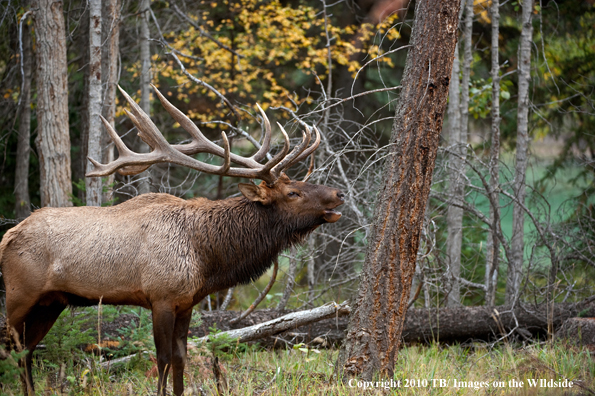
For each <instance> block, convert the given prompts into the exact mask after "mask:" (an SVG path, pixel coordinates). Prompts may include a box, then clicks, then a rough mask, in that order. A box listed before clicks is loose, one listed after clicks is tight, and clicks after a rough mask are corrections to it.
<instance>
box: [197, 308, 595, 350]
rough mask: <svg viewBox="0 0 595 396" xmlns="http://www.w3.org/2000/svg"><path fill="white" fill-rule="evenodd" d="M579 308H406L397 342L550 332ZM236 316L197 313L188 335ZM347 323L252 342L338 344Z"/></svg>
mask: <svg viewBox="0 0 595 396" xmlns="http://www.w3.org/2000/svg"><path fill="white" fill-rule="evenodd" d="M297 313H299V312H297ZM579 313H580V316H583V317H595V303H594V302H593V301H592V300H585V301H583V302H579V303H558V304H555V305H554V306H553V307H552V305H549V306H548V305H546V304H538V305H528V304H525V305H523V306H517V307H515V309H514V310H512V309H511V307H509V306H497V307H494V308H488V307H484V306H479V307H456V308H433V309H409V310H408V312H407V317H406V319H405V329H404V330H403V334H402V336H403V341H404V342H408V343H411V342H431V341H438V342H453V341H458V342H466V341H473V340H485V341H487V340H495V339H498V338H501V337H502V336H504V335H507V334H508V333H510V332H511V331H512V330H514V331H513V333H512V334H510V336H515V337H516V336H519V335H520V336H521V337H526V338H528V337H534V336H537V335H546V334H548V331H549V332H552V331H555V330H556V329H558V328H559V327H560V326H561V325H562V323H564V321H565V320H567V319H569V318H572V317H576V316H578V315H579ZM284 314H287V311H281V312H279V311H276V310H269V309H264V310H256V311H254V312H253V313H252V314H251V316H250V317H249V320H250V322H251V324H252V326H250V327H249V328H253V327H254V325H256V324H257V323H262V322H267V321H271V320H273V319H275V318H278V317H280V316H283V315H284ZM237 316H238V313H237V312H233V311H212V312H203V313H202V320H203V324H202V326H201V327H199V328H194V329H192V335H194V336H198V337H204V336H206V335H207V334H208V332H209V330H208V329H209V328H211V327H213V326H216V327H217V329H218V330H223V331H228V330H234V329H233V327H232V326H230V325H229V321H230V320H231V319H233V318H234V317H237ZM348 322H349V318H348V316H346V315H345V316H342V315H339V317H338V318H332V319H322V320H319V321H317V322H315V323H310V324H308V325H306V326H304V325H302V326H297V327H291V328H290V329H288V330H286V331H284V332H281V333H277V334H276V335H275V336H274V337H270V336H268V337H265V336H262V335H261V336H260V339H258V342H259V343H261V344H264V345H267V346H272V345H283V344H285V343H286V342H289V343H290V344H291V343H299V342H306V343H308V342H311V341H313V340H318V342H319V343H321V344H323V345H332V344H338V343H340V342H341V341H342V339H343V337H344V335H345V334H344V333H345V329H346V328H347V324H348ZM240 330H241V329H240ZM234 331H237V330H234ZM229 334H230V335H231V334H238V333H229ZM267 335H268V334H267ZM256 337H257V334H256V333H255V334H254V337H253V338H252V339H251V340H257V338H256ZM320 340H322V342H321V341H320Z"/></svg>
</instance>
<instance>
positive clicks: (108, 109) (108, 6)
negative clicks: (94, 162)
mask: <svg viewBox="0 0 595 396" xmlns="http://www.w3.org/2000/svg"><path fill="white" fill-rule="evenodd" d="M104 4H105V6H104V7H103V16H102V22H103V27H102V34H103V36H104V39H103V42H104V43H105V44H106V45H105V47H104V50H103V51H102V53H101V56H102V59H101V70H102V72H101V77H102V80H103V86H104V95H103V109H102V113H103V117H105V119H106V120H107V122H109V123H110V124H111V125H112V127H114V126H115V117H116V87H117V85H118V80H119V77H120V76H119V74H120V73H119V69H118V58H119V55H120V2H119V1H118V0H104ZM102 138H103V139H102V144H101V146H102V147H103V163H104V164H107V163H110V162H112V161H113V160H114V143H113V142H112V141H111V139H110V137H109V136H108V134H107V133H104V134H103V135H102ZM105 184H106V186H107V187H108V188H107V189H106V192H105V193H104V195H103V202H109V201H111V200H112V198H113V188H112V185H113V184H114V175H113V174H112V175H109V176H108V177H107V178H106V179H105Z"/></svg>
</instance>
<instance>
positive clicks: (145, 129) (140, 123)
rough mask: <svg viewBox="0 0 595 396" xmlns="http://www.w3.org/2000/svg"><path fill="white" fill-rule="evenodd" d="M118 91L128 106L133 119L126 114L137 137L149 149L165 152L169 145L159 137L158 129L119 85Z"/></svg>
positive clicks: (161, 136)
mask: <svg viewBox="0 0 595 396" xmlns="http://www.w3.org/2000/svg"><path fill="white" fill-rule="evenodd" d="M118 89H119V90H120V92H121V93H122V95H123V96H124V98H125V99H126V101H127V102H128V104H129V105H130V110H131V113H132V115H133V116H134V117H130V113H129V112H127V114H128V117H130V119H131V120H132V122H133V123H134V125H135V126H136V129H137V130H138V136H139V137H140V138H141V139H142V140H143V141H144V142H145V143H147V144H148V145H149V146H151V148H153V149H157V148H159V149H162V150H166V149H167V148H168V147H169V143H167V141H166V140H165V138H164V137H163V135H161V132H159V129H158V128H157V126H156V125H155V124H154V123H153V121H152V120H151V117H149V116H148V115H147V113H145V111H144V110H143V109H142V108H141V107H140V106H139V105H138V104H137V103H136V102H135V101H134V99H132V98H131V97H130V96H129V95H128V94H127V93H126V91H124V90H123V89H122V88H121V87H120V86H119V85H118Z"/></svg>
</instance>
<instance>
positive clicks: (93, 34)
mask: <svg viewBox="0 0 595 396" xmlns="http://www.w3.org/2000/svg"><path fill="white" fill-rule="evenodd" d="M88 88H89V91H88V95H89V102H88V103H87V113H88V114H89V119H88V124H87V125H88V127H89V131H88V132H87V135H88V139H87V156H88V157H89V158H93V159H94V160H97V161H98V160H101V159H102V155H101V135H102V133H101V132H102V125H101V118H100V117H99V116H100V115H101V0H91V1H89V84H88ZM92 170H93V164H92V163H91V162H90V161H88V162H87V172H90V171H92ZM85 192H86V197H87V206H101V196H102V191H101V178H100V177H86V178H85Z"/></svg>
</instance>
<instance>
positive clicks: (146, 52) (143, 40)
mask: <svg viewBox="0 0 595 396" xmlns="http://www.w3.org/2000/svg"><path fill="white" fill-rule="evenodd" d="M150 6H151V0H142V1H141V3H140V12H141V14H140V61H141V74H140V94H141V98H140V107H141V108H142V109H143V111H144V112H145V113H147V114H149V115H151V86H150V84H151V47H150V45H149V38H150V37H149V12H148V10H149V7H150ZM137 152H139V153H148V152H149V146H148V145H147V144H146V143H145V142H143V141H142V140H140V139H139V140H138V146H137ZM150 177H151V176H150V172H149V170H146V171H145V172H143V173H141V174H140V175H139V178H140V182H139V186H138V191H139V193H141V194H146V193H148V192H150V181H149V180H150Z"/></svg>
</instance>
